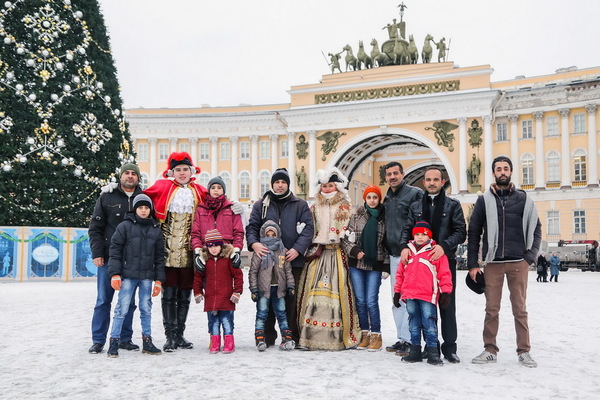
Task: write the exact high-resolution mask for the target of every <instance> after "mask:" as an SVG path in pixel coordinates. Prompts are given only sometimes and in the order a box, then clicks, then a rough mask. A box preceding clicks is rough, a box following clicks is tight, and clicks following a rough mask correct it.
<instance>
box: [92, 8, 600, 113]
mask: <svg viewBox="0 0 600 400" xmlns="http://www.w3.org/2000/svg"><path fill="white" fill-rule="evenodd" d="M99 2H100V6H101V9H102V11H103V13H104V17H105V21H106V24H107V27H108V31H109V34H110V37H111V44H112V50H113V55H114V58H115V60H116V64H117V69H118V73H119V82H120V84H121V87H122V96H123V99H124V101H125V107H126V108H137V107H145V108H155V107H169V108H175V107H200V106H201V105H203V104H209V105H211V106H213V107H216V106H236V105H238V104H254V105H259V104H279V103H289V95H288V93H287V90H288V89H289V88H290V86H293V85H301V84H310V83H316V82H318V81H319V79H320V78H321V76H322V75H324V74H328V73H329V72H330V70H329V67H328V65H327V62H326V60H325V59H324V57H323V55H322V54H321V52H323V53H325V54H327V53H328V52H339V51H341V49H342V47H343V46H344V45H345V44H346V43H348V44H350V45H351V46H352V48H353V50H354V53H355V54H356V53H357V51H358V41H359V40H363V41H364V42H365V48H366V51H367V53H370V49H371V46H370V45H369V42H370V41H371V39H373V38H376V39H377V40H378V41H379V44H380V45H381V43H382V42H383V41H385V40H387V38H388V36H387V31H384V30H382V28H383V27H384V26H385V25H386V24H387V23H391V22H392V18H399V8H398V5H399V4H400V2H401V1H400V0H393V1H392V0H362V1H357V0H302V1H298V0H294V1H292V0H260V1H249V0H218V1H216V0H168V1H167V0H162V1H158V0H99ZM404 3H405V4H406V6H407V9H406V10H405V14H404V21H405V22H406V33H407V35H408V34H413V35H414V37H415V41H416V43H417V47H418V49H419V53H420V51H421V47H422V45H423V40H424V38H425V35H426V34H427V33H429V34H431V35H432V36H433V37H434V38H435V40H436V41H438V40H439V39H440V38H441V37H442V36H444V37H445V38H446V43H449V42H450V40H451V42H450V51H449V61H453V62H454V63H455V64H457V65H460V66H463V67H464V66H474V65H485V64H490V65H491V67H492V68H493V69H494V70H495V72H494V74H493V75H492V81H501V80H507V79H512V78H514V77H515V76H517V75H525V76H536V75H545V74H551V73H554V71H555V70H556V69H557V68H562V67H569V66H573V65H575V66H577V67H579V68H588V67H594V66H599V65H600V50H598V40H599V39H600V24H599V23H598V19H599V18H600V2H599V1H592V0H570V1H564V0H503V1H484V0H452V1H448V0H445V1H442V0H404ZM433 58H434V60H437V51H436V50H435V49H434V57H433ZM419 62H421V61H420V60H419ZM341 64H342V70H343V69H344V63H343V61H342V63H341Z"/></svg>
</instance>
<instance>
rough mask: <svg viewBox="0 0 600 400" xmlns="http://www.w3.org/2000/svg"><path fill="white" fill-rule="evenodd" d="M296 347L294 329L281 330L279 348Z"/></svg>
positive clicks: (289, 348)
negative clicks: (293, 337)
mask: <svg viewBox="0 0 600 400" xmlns="http://www.w3.org/2000/svg"><path fill="white" fill-rule="evenodd" d="M294 347H296V342H294V340H293V339H292V331H290V330H289V329H286V330H284V331H281V344H280V345H279V350H294Z"/></svg>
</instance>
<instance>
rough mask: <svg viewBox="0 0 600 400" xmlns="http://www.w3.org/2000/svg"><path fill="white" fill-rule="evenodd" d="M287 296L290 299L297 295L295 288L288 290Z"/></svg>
mask: <svg viewBox="0 0 600 400" xmlns="http://www.w3.org/2000/svg"><path fill="white" fill-rule="evenodd" d="M287 295H288V297H294V296H295V295H296V289H294V288H293V287H289V288H287Z"/></svg>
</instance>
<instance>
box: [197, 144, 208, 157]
mask: <svg viewBox="0 0 600 400" xmlns="http://www.w3.org/2000/svg"><path fill="white" fill-rule="evenodd" d="M209 144H210V143H200V149H199V150H200V151H199V153H198V159H199V160H208V158H209V155H208V148H209Z"/></svg>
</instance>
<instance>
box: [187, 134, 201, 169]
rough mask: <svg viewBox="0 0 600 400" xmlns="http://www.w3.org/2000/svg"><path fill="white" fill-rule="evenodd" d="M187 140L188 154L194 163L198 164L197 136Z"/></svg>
mask: <svg viewBox="0 0 600 400" xmlns="http://www.w3.org/2000/svg"><path fill="white" fill-rule="evenodd" d="M188 140H189V142H190V155H191V156H192V160H194V162H195V163H196V165H197V164H198V161H199V160H198V138H197V137H191V138H188Z"/></svg>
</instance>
